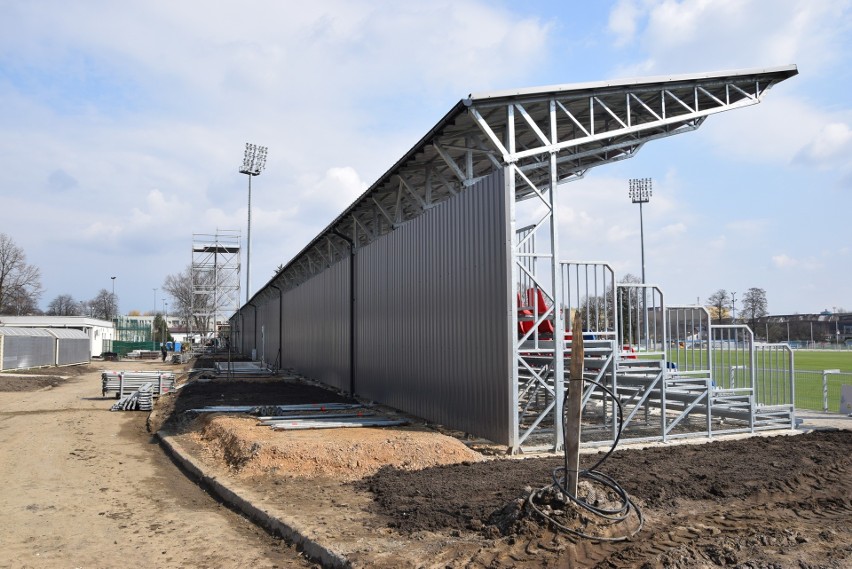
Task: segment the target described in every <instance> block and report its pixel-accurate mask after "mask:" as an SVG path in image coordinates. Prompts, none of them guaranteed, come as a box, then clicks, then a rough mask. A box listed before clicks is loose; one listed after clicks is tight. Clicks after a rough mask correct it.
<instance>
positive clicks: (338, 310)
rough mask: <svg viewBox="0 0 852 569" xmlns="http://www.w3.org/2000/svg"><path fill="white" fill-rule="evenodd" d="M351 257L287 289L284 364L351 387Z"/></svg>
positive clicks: (346, 389) (338, 385)
mask: <svg viewBox="0 0 852 569" xmlns="http://www.w3.org/2000/svg"><path fill="white" fill-rule="evenodd" d="M349 296H350V295H349V259H348V258H347V259H344V260H342V261H340V262H339V263H336V264H334V265H332V266H331V267H330V268H328V269H327V270H325V271H324V272H322V273H320V274H319V275H317V276H315V277H314V278H312V279H311V280H309V281H307V282H306V283H304V284H302V285H301V286H298V287H296V288H294V289H292V290H289V291H287V292H286V293H284V305H283V309H282V314H283V316H284V333H283V349H282V352H283V354H282V361H283V362H284V365H283V367H290V368H294V369H296V370H297V371H298V372H299V373H301V374H303V375H305V376H307V377H311V378H312V379H316V380H318V381H321V382H323V383H325V384H328V385H331V386H333V387H336V388H338V389H343V390H345V391H349Z"/></svg>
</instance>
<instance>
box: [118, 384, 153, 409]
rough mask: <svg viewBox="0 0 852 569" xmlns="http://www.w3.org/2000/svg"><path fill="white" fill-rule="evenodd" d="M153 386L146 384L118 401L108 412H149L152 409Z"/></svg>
mask: <svg viewBox="0 0 852 569" xmlns="http://www.w3.org/2000/svg"><path fill="white" fill-rule="evenodd" d="M153 390H154V384H153V383H146V384H144V385H141V386H140V387H139V389H137V390H136V391H134V392H133V393H130V394H129V395H125V396H124V397H122V398H121V399H119V401H118V403H116V404H115V405H113V406H112V407H111V408H110V411H151V410H152V409H153V408H154V393H153Z"/></svg>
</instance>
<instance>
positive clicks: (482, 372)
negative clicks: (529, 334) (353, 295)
mask: <svg viewBox="0 0 852 569" xmlns="http://www.w3.org/2000/svg"><path fill="white" fill-rule="evenodd" d="M500 174H501V173H499V172H498V173H497V174H495V175H492V176H490V177H489V178H487V179H485V180H483V181H481V182H480V183H479V184H477V185H476V186H473V187H471V188H469V189H468V190H467V191H465V192H463V193H462V194H460V195H458V196H456V197H454V198H452V199H451V200H449V201H446V202H444V203H442V204H440V205H438V206H436V207H434V208H433V209H431V210H430V211H428V212H427V213H425V214H424V215H422V216H420V217H418V218H417V219H414V220H412V221H410V222H408V223H406V224H405V225H403V226H402V227H399V228H398V229H396V230H395V231H393V232H391V233H389V234H388V235H386V236H385V237H384V238H382V239H379V240H378V241H375V242H373V243H372V244H370V245H369V246H367V247H365V248H364V249H361V250H359V252H358V256H357V267H358V270H357V284H356V290H357V292H358V304H357V358H356V361H357V366H356V367H357V374H356V393H358V394H359V395H362V396H366V397H368V398H371V399H375V400H377V401H381V402H382V403H386V404H388V405H391V406H393V407H396V408H399V409H402V410H405V411H407V412H410V413H412V414H415V415H417V416H419V417H423V418H425V419H428V420H430V421H433V422H438V423H442V424H444V425H448V426H451V427H453V428H456V429H459V430H463V431H466V432H470V433H475V434H477V435H480V436H484V437H487V438H489V439H491V440H494V441H496V442H500V443H506V442H507V441H508V429H509V417H508V410H509V396H510V389H511V372H510V370H509V369H508V363H507V362H508V361H509V359H508V352H509V350H510V346H509V345H508V338H509V334H508V330H507V327H508V319H507V317H506V310H507V309H506V306H507V302H508V298H509V292H508V291H507V278H506V271H507V270H508V268H507V267H506V253H505V246H506V245H505V239H504V235H505V218H504V188H503V178H502V176H501V175H500Z"/></svg>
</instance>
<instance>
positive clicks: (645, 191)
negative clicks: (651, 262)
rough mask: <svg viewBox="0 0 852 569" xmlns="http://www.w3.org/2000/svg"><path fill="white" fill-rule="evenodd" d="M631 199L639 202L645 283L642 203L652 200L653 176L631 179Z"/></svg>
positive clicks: (643, 278) (643, 279)
mask: <svg viewBox="0 0 852 569" xmlns="http://www.w3.org/2000/svg"><path fill="white" fill-rule="evenodd" d="M629 187H630V190H629V193H630V201H632V202H633V203H638V204H639V238H640V241H641V248H642V284H645V223H644V221H643V219H642V204H643V203H648V202H649V201H651V194H652V188H651V178H631V179H630V180H629Z"/></svg>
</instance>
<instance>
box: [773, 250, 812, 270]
mask: <svg viewBox="0 0 852 569" xmlns="http://www.w3.org/2000/svg"><path fill="white" fill-rule="evenodd" d="M772 264H773V266H774V267H775V268H777V269H782V270H787V269H802V270H807V271H814V270H819V269H822V268H823V267H824V266H825V265H824V263H823V262H822V261H820V260H819V259H815V258H813V257H808V258H803V259H797V258H794V257H791V256H789V255H787V254H786V253H781V254H778V255H773V256H772Z"/></svg>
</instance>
